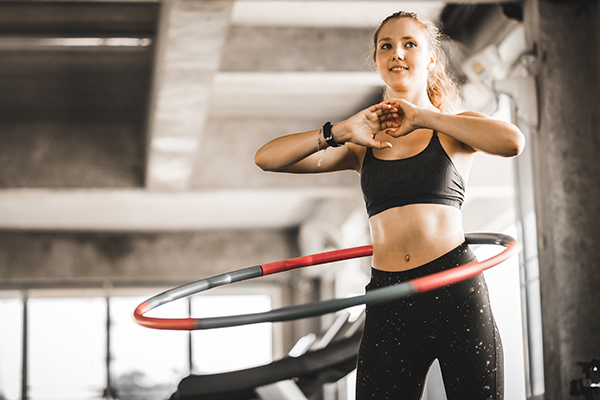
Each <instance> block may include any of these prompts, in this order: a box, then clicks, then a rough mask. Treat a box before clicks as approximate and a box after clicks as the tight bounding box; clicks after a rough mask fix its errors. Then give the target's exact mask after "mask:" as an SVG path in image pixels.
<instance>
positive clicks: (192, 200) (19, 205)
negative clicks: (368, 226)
mask: <svg viewBox="0 0 600 400" xmlns="http://www.w3.org/2000/svg"><path fill="white" fill-rule="evenodd" d="M357 190H358V189H357V188H347V187H328V188H323V187H302V188H286V189H263V190H260V191H257V190H252V189H248V190H244V189H230V190H214V191H204V192H169V193H165V192H162V193H158V192H149V191H146V190H141V189H140V190H135V189H132V190H122V189H120V190H81V189H77V190H50V189H46V190H44V189H9V190H2V191H0V230H3V229H5V230H6V229H18V230H22V229H28V230H78V231H200V230H221V229H285V228H291V227H295V226H298V225H299V224H300V223H301V222H302V221H303V220H304V219H306V218H307V217H308V216H309V215H310V214H311V213H312V211H313V209H314V207H315V204H316V202H318V201H322V200H327V199H337V200H338V201H342V200H344V199H355V198H356V197H357V196H359V194H358V192H357Z"/></svg>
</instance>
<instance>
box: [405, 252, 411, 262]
mask: <svg viewBox="0 0 600 400" xmlns="http://www.w3.org/2000/svg"><path fill="white" fill-rule="evenodd" d="M404 259H405V260H406V262H409V261H410V255H409V254H408V253H406V255H405V256H404Z"/></svg>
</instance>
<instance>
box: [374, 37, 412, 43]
mask: <svg viewBox="0 0 600 400" xmlns="http://www.w3.org/2000/svg"><path fill="white" fill-rule="evenodd" d="M400 39H402V40H416V39H415V38H414V37H412V36H402V37H401V38H400ZM391 40H392V38H390V37H385V38H381V39H379V40H378V41H377V43H379V42H384V41H391Z"/></svg>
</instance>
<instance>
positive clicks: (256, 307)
mask: <svg viewBox="0 0 600 400" xmlns="http://www.w3.org/2000/svg"><path fill="white" fill-rule="evenodd" d="M270 309H271V297H270V296H268V295H213V296H196V297H193V298H192V311H193V312H192V315H194V316H195V317H198V318H207V317H216V316H224V315H236V314H248V313H257V312H263V311H269V310H270ZM192 349H193V355H192V360H193V365H194V373H196V374H208V373H217V372H225V371H233V370H239V369H245V368H250V367H255V366H257V365H263V364H267V363H269V362H271V361H273V329H272V324H271V323H263V324H255V325H245V326H236V327H231V328H220V329H211V330H206V331H194V332H193V333H192Z"/></svg>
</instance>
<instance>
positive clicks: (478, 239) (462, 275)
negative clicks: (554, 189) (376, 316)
mask: <svg viewBox="0 0 600 400" xmlns="http://www.w3.org/2000/svg"><path fill="white" fill-rule="evenodd" d="M465 238H466V241H467V243H468V244H469V245H486V244H488V245H499V246H503V247H506V249H505V250H504V251H502V252H501V253H499V254H497V255H496V256H494V257H491V258H489V259H487V260H484V261H481V262H478V261H474V262H472V263H469V264H465V265H461V266H458V267H456V268H452V269H449V270H446V271H442V272H438V273H436V274H432V275H428V276H425V277H422V278H418V279H414V280H412V281H408V282H403V283H400V284H397V285H394V286H389V287H385V288H380V289H376V290H373V291H370V292H369V293H367V294H364V295H361V296H355V297H350V298H345V299H331V300H323V301H316V302H312V303H306V304H298V305H292V306H288V307H282V308H278V309H275V310H271V311H266V312H261V313H254V314H244V315H232V316H224V317H213V318H183V319H169V318H150V317H146V316H144V314H145V313H147V312H148V311H150V310H152V309H154V308H157V307H159V306H161V305H163V304H166V303H169V302H171V301H174V300H178V299H181V298H183V297H187V296H190V295H193V294H196V293H200V292H203V291H206V290H208V289H212V288H215V287H219V286H225V285H229V284H231V283H234V282H241V281H244V280H248V279H253V278H257V277H260V276H266V275H270V274H274V273H278V272H282V271H286V270H290V269H295V268H301V267H307V266H311V265H319V264H325V263H329V262H334V261H341V260H348V259H352V258H358V257H366V256H370V255H372V254H373V248H372V246H362V247H354V248H351V249H343V250H335V251H330V252H326V253H319V254H314V255H310V256H304V257H298V258H293V259H289V260H283V261H278V262H274V263H270V264H264V265H258V266H254V267H249V268H245V269H240V270H236V271H233V272H229V273H225V274H221V275H216V276H213V277H210V278H206V279H202V280H199V281H195V282H192V283H188V284H185V285H182V286H179V287H176V288H174V289H170V290H167V291H166V292H163V293H161V294H158V295H156V296H154V297H152V298H150V299H148V300H146V301H145V302H143V303H141V304H140V305H139V306H138V307H137V308H136V309H135V311H134V318H135V320H136V321H137V323H138V324H140V325H142V326H145V327H148V328H153V329H166V330H188V331H191V330H203V329H215V328H224V327H230V326H238V325H248V324H256V323H261V322H281V321H291V320H296V319H301V318H310V317H316V316H320V315H323V314H328V313H333V312H335V311H339V310H342V309H344V308H348V307H353V306H357V305H361V304H377V303H382V302H385V301H390V300H396V299H400V298H403V297H407V296H409V295H411V294H416V293H422V292H425V291H428V290H432V289H436V288H440V287H442V286H446V285H450V284H453V283H456V282H459V281H462V280H465V279H468V278H471V277H473V276H475V275H478V274H480V273H481V272H483V271H484V270H486V269H488V268H491V267H493V266H496V265H498V264H500V263H501V262H503V261H505V260H507V259H508V258H509V257H511V256H512V255H513V254H515V253H517V252H518V251H519V245H518V243H517V242H516V241H515V239H513V238H512V237H510V236H508V235H504V234H499V233H471V234H467V235H465Z"/></svg>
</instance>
